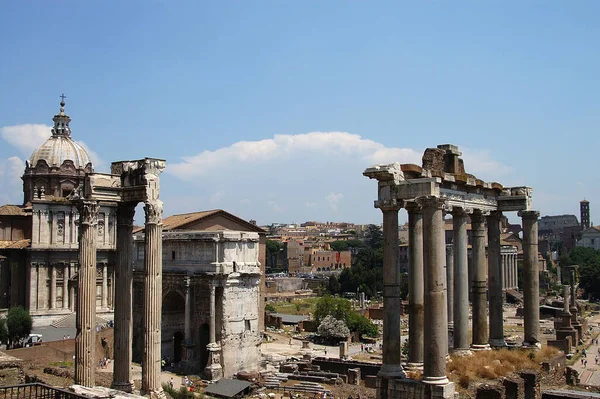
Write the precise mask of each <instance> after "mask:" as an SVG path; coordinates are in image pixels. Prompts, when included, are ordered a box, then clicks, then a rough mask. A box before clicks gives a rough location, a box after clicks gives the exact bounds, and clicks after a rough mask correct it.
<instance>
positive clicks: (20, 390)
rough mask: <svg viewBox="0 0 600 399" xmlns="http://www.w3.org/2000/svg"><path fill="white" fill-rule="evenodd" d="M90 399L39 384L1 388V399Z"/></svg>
mask: <svg viewBox="0 0 600 399" xmlns="http://www.w3.org/2000/svg"><path fill="white" fill-rule="evenodd" d="M82 398H84V399H89V398H88V397H87V396H83V395H78V394H76V393H73V392H70V391H67V390H66V389H61V388H56V387H53V386H50V385H46V384H40V383H38V382H36V383H33V384H22V385H7V386H0V399H82Z"/></svg>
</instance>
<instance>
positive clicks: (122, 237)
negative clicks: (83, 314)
mask: <svg viewBox="0 0 600 399" xmlns="http://www.w3.org/2000/svg"><path fill="white" fill-rule="evenodd" d="M135 206H136V204H135V203H121V204H119V205H118V206H117V256H116V258H117V262H116V267H115V278H114V279H113V285H116V286H115V289H114V291H115V296H114V309H115V329H114V337H115V343H114V356H115V359H114V366H113V367H114V371H113V381H112V387H113V388H115V389H119V390H121V391H125V392H132V390H133V379H132V377H131V359H132V350H131V345H132V334H133V324H132V323H133V314H132V300H133V286H132V283H133V262H132V261H133V259H132V256H133V255H132V254H133V236H132V234H133V217H134V214H135Z"/></svg>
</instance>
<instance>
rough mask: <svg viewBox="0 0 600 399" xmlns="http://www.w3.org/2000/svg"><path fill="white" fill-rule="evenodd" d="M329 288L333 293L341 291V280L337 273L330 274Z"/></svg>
mask: <svg viewBox="0 0 600 399" xmlns="http://www.w3.org/2000/svg"><path fill="white" fill-rule="evenodd" d="M327 290H328V291H329V293H330V294H331V295H336V294H339V293H340V282H339V281H338V279H337V277H336V276H335V275H333V274H332V275H331V276H329V283H328V284H327Z"/></svg>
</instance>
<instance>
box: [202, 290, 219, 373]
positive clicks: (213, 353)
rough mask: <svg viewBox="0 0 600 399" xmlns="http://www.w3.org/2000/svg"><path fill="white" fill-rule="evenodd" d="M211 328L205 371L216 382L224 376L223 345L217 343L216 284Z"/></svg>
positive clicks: (211, 312)
mask: <svg viewBox="0 0 600 399" xmlns="http://www.w3.org/2000/svg"><path fill="white" fill-rule="evenodd" d="M209 287H210V303H209V307H210V309H209V310H210V326H209V330H208V340H209V341H210V343H209V344H208V345H206V350H207V351H208V363H207V364H206V368H205V369H204V374H205V375H206V376H207V377H208V379H209V380H211V381H215V380H218V379H220V378H221V377H222V376H223V367H222V366H221V345H219V343H217V342H216V341H217V336H216V335H217V334H216V330H217V306H216V301H217V298H216V287H215V283H214V282H211V283H210V286H209Z"/></svg>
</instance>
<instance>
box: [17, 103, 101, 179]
mask: <svg viewBox="0 0 600 399" xmlns="http://www.w3.org/2000/svg"><path fill="white" fill-rule="evenodd" d="M64 107H65V103H64V101H62V102H61V103H60V112H59V113H58V114H56V115H54V118H53V119H52V120H53V121H54V127H53V128H52V136H50V137H49V138H48V139H47V140H46V142H44V144H42V145H41V146H40V147H39V148H38V149H37V150H35V151H34V152H33V154H31V157H29V165H28V166H30V167H32V168H35V167H36V166H37V164H38V162H39V161H42V160H43V161H46V163H47V164H48V166H49V167H51V168H52V167H60V166H61V165H62V164H63V163H64V162H65V161H71V162H73V166H74V167H75V169H84V168H85V167H86V166H87V165H88V164H91V162H92V161H91V160H90V156H89V155H88V153H87V151H86V150H85V149H84V148H83V147H82V146H81V145H79V144H77V143H76V142H75V141H74V140H73V139H72V138H71V128H70V127H69V122H71V118H70V117H69V116H68V115H67V114H65V108H64Z"/></svg>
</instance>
